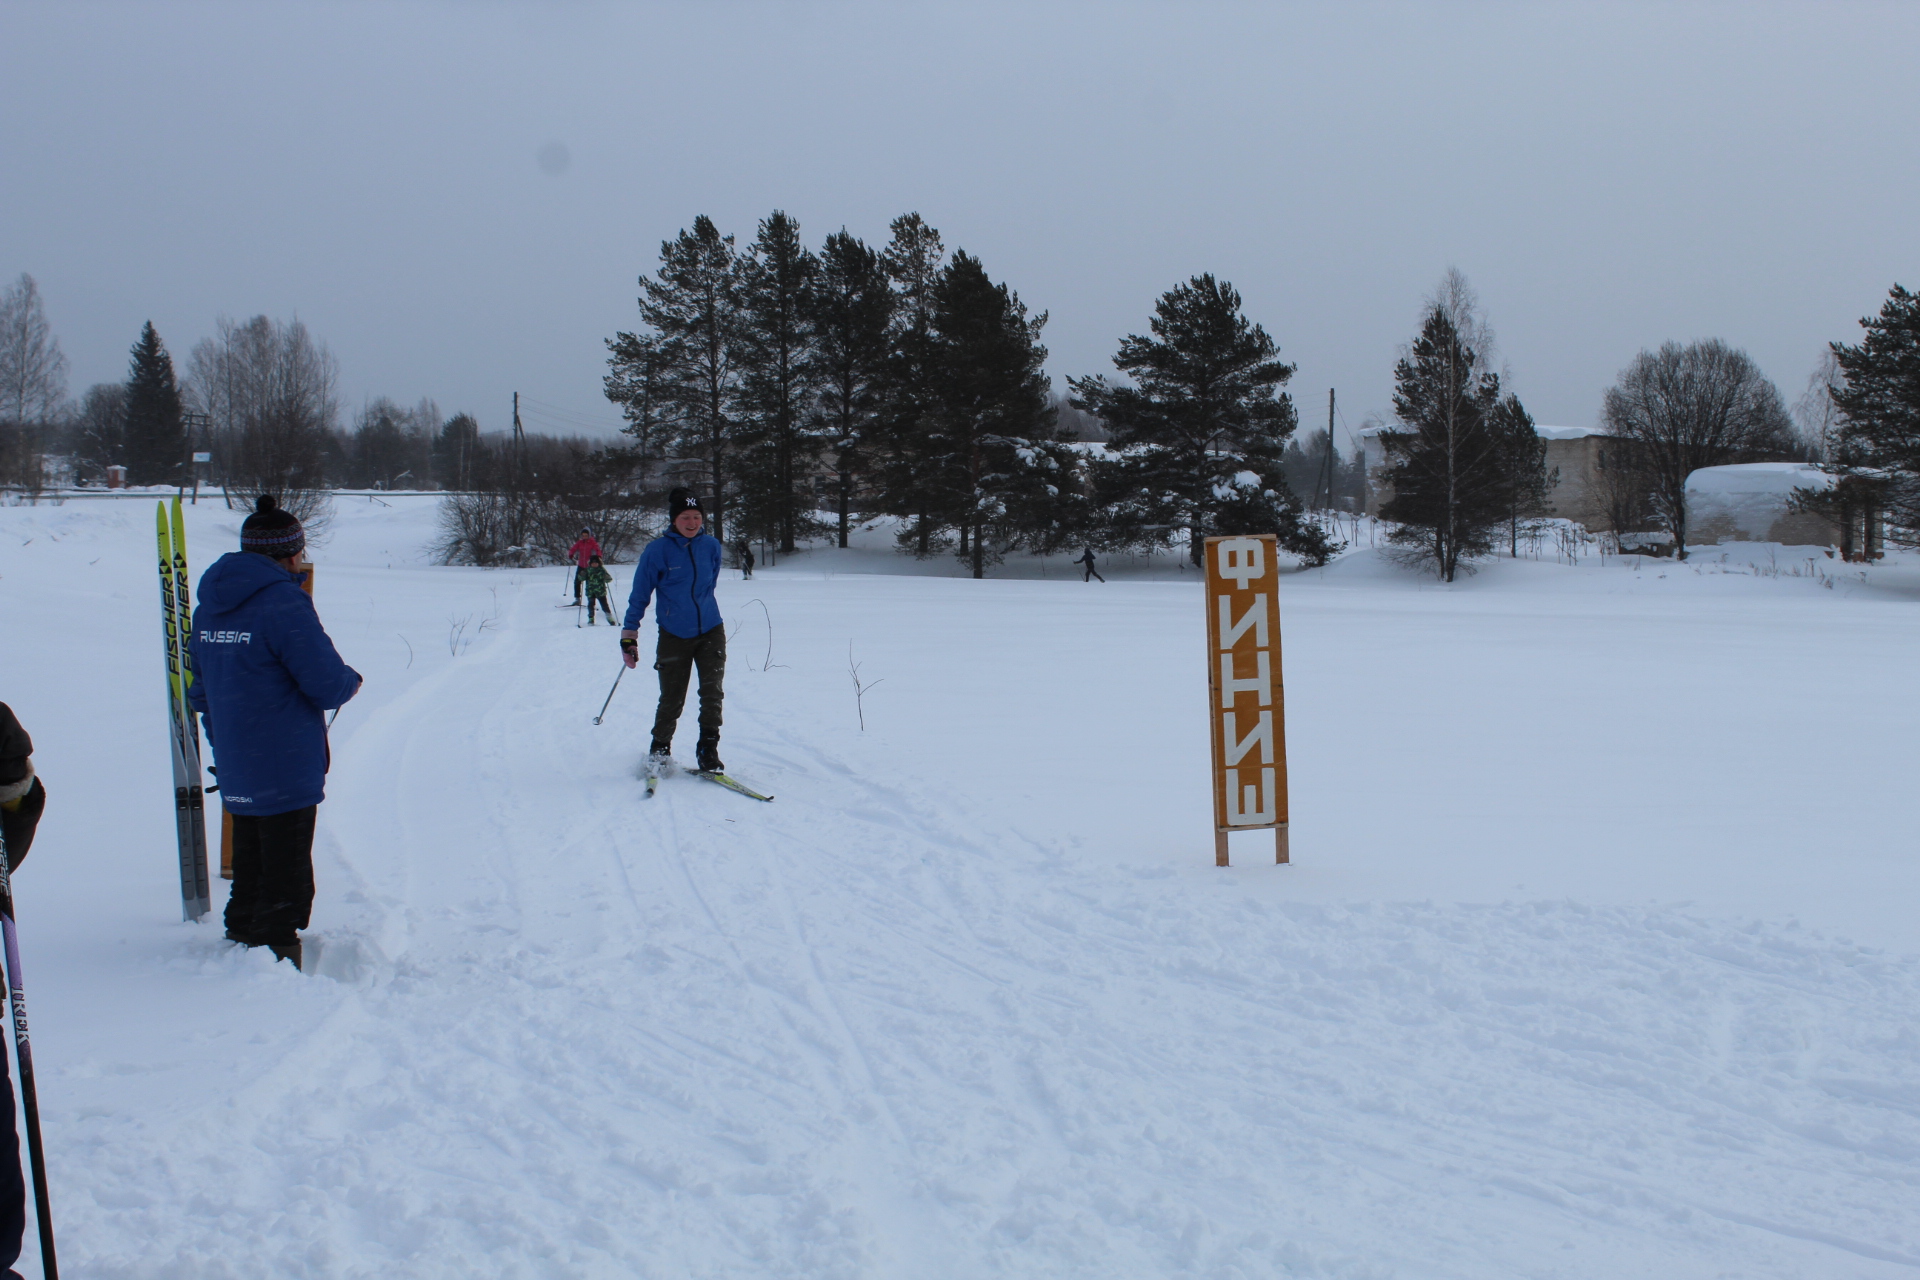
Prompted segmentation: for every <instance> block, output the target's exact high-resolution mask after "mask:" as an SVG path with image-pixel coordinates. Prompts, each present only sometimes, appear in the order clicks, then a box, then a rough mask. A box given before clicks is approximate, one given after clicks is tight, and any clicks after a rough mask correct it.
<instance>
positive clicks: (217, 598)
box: [200, 551, 300, 613]
mask: <svg viewBox="0 0 1920 1280" xmlns="http://www.w3.org/2000/svg"><path fill="white" fill-rule="evenodd" d="M299 581H300V580H299V578H297V577H296V576H295V575H293V574H291V573H288V572H287V571H286V570H285V569H283V568H281V567H280V563H279V561H277V560H270V559H268V558H267V557H266V556H263V555H257V554H255V553H254V552H252V551H229V552H227V554H226V555H223V556H221V557H220V558H219V559H218V560H215V561H214V562H213V563H212V564H211V565H209V566H207V571H206V572H205V573H203V574H201V575H200V604H201V606H202V607H203V608H208V609H212V610H214V611H215V612H216V613H227V612H230V611H231V610H234V609H238V608H239V607H240V606H241V605H243V604H245V603H246V602H247V601H248V600H251V599H252V598H253V597H254V596H255V595H258V594H259V593H260V592H261V591H264V590H266V589H267V588H268V587H271V586H273V585H274V584H275V583H279V582H284V583H287V584H289V585H293V586H298V585H299Z"/></svg>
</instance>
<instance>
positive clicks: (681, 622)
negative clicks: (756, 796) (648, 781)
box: [620, 489, 727, 773]
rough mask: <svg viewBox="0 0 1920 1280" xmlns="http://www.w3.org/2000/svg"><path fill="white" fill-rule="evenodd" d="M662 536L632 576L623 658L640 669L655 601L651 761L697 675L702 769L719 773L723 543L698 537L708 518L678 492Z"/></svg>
mask: <svg viewBox="0 0 1920 1280" xmlns="http://www.w3.org/2000/svg"><path fill="white" fill-rule="evenodd" d="M667 517H668V519H669V520H670V521H671V524H670V525H669V526H668V528H667V530H666V531H665V532H664V533H662V534H661V535H660V536H659V537H657V538H655V539H654V540H653V541H652V542H649V543H648V544H647V549H646V550H645V551H643V552H641V553H640V563H639V565H638V566H637V567H636V568H635V569H634V571H633V590H632V592H631V593H630V594H629V595H628V597H627V616H626V619H625V622H624V624H623V627H622V630H621V632H620V656H621V659H622V660H623V661H624V662H625V663H626V664H627V665H628V666H629V667H635V666H638V665H639V664H640V620H641V619H642V618H644V617H645V616H646V613H647V600H648V598H649V597H651V598H653V600H654V604H655V610H654V619H655V621H657V622H658V623H659V624H660V642H659V645H658V647H657V648H656V649H655V650H654V660H653V668H654V670H655V671H658V672H659V673H660V707H659V710H658V711H656V712H655V713H654V717H653V745H652V747H651V748H650V749H649V751H648V754H649V755H651V756H653V757H654V759H655V760H656V761H664V760H666V759H667V758H668V757H669V756H670V755H671V754H672V752H673V731H674V729H675V727H676V726H677V725H679V723H680V710H681V708H682V707H684V706H685V705H686V702H687V680H688V677H690V676H691V675H692V674H693V672H694V671H695V670H696V669H697V670H698V671H699V672H700V743H699V747H698V759H699V766H698V767H699V769H700V771H701V772H702V773H722V772H724V771H725V769H726V766H725V765H723V764H721V763H720V702H721V699H722V697H723V696H724V695H723V694H722V691H721V685H722V682H723V681H724V680H725V678H726V673H727V631H726V628H725V627H724V626H722V625H721V622H720V605H719V603H718V602H717V601H716V600H715V599H714V598H713V588H714V584H715V583H716V582H718V581H719V580H720V561H721V554H720V543H719V541H718V540H717V539H715V538H714V537H713V536H712V535H710V534H707V533H705V532H703V530H704V529H705V526H706V520H707V518H706V513H705V512H703V511H702V510H701V509H700V499H699V498H697V497H695V496H694V495H693V494H692V493H690V492H688V491H687V490H685V489H675V490H674V491H673V493H672V495H671V496H669V497H668V499H667Z"/></svg>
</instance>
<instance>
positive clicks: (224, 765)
mask: <svg viewBox="0 0 1920 1280" xmlns="http://www.w3.org/2000/svg"><path fill="white" fill-rule="evenodd" d="M306 545H307V538H306V531H305V530H304V529H302V528H301V527H300V522H299V520H297V519H295V518H294V516H293V513H292V512H290V511H284V510H281V509H280V508H279V507H278V506H276V505H275V503H274V500H273V497H272V496H271V495H267V496H263V497H262V498H261V499H260V500H259V502H258V504H257V505H256V507H255V510H254V513H253V514H252V515H250V516H248V517H247V519H246V522H245V523H244V524H242V525H241V526H240V550H239V551H236V552H229V553H227V554H226V555H224V556H221V557H220V558H219V559H218V560H216V561H214V562H213V564H212V565H211V566H210V567H209V568H208V569H207V571H206V572H205V573H204V574H202V575H200V588H199V607H198V608H196V609H195V610H194V611H193V619H192V622H191V623H190V624H189V625H190V628H191V635H192V641H191V643H190V644H189V646H188V649H187V668H188V671H189V672H190V679H191V681H192V683H191V684H190V685H189V686H188V689H187V701H188V702H190V703H192V704H193V709H194V710H195V711H198V712H199V713H200V714H201V715H203V716H205V717H206V724H207V739H208V741H210V742H211V743H212V744H213V755H214V760H215V761H216V767H217V770H218V773H219V778H220V803H221V805H222V807H224V808H225V809H226V811H227V812H228V813H229V814H231V815H232V817H233V889H232V892H231V893H230V894H229V895H228V898H227V915H226V923H227V937H229V938H231V939H232V940H233V941H235V942H240V943H245V944H246V945H247V946H249V947H258V946H265V947H270V948H271V949H272V950H273V954H274V955H275V956H276V957H277V958H279V959H282V960H291V961H293V964H294V967H296V968H298V967H299V965H300V934H299V931H300V930H301V929H304V928H306V926H307V919H308V915H309V913H310V912H311V911H312V909H313V824H314V816H315V808H316V806H318V805H319V803H320V801H321V800H323V799H325V798H326V776H327V764H328V754H327V725H326V719H325V715H326V712H328V711H330V710H332V709H333V708H335V707H338V706H341V705H343V704H345V703H346V701H347V699H349V698H351V697H353V695H354V694H355V693H357V692H359V689H360V673H359V672H357V671H355V670H354V669H353V668H352V667H349V666H348V665H347V664H346V663H344V662H342V661H341V660H340V655H339V654H338V653H336V652H335V651H334V648H333V641H332V640H329V639H328V638H327V633H326V631H325V630H324V629H323V628H322V627H321V626H320V615H319V614H317V613H315V612H314V609H313V601H312V599H311V598H310V597H308V595H307V593H306V592H305V591H304V590H302V589H301V585H300V584H301V583H302V582H303V581H304V580H305V577H306V575H305V573H304V572H303V571H302V570H301V567H300V566H301V553H302V552H303V551H304V550H305V549H306Z"/></svg>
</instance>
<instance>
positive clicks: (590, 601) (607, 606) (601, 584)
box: [576, 556, 613, 626]
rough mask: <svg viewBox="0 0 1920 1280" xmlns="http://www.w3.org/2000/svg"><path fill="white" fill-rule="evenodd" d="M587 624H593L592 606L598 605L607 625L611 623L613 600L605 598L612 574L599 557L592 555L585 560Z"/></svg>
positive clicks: (611, 582) (611, 580) (611, 581)
mask: <svg viewBox="0 0 1920 1280" xmlns="http://www.w3.org/2000/svg"><path fill="white" fill-rule="evenodd" d="M586 578H587V625H588V626H592V625H593V607H594V606H595V605H599V606H600V612H602V613H604V614H606V615H607V625H608V626H612V625H613V602H612V601H610V600H608V599H607V588H608V587H610V586H612V585H613V575H612V574H610V573H608V572H607V567H606V566H605V565H604V564H601V563H600V557H599V556H594V557H593V558H592V559H591V560H589V561H588V562H587V569H586ZM576 616H577V615H576Z"/></svg>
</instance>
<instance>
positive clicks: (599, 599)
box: [587, 591, 613, 626]
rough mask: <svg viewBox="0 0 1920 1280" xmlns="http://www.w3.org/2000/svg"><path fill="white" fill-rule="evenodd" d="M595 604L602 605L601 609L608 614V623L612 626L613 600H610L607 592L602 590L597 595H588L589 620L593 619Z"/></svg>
mask: <svg viewBox="0 0 1920 1280" xmlns="http://www.w3.org/2000/svg"><path fill="white" fill-rule="evenodd" d="M595 605H599V606H600V611H601V612H602V613H604V614H606V615H607V625H608V626H612V625H613V605H612V603H611V602H609V601H608V599H607V593H606V592H604V591H602V592H601V593H600V594H599V595H597V596H588V597H587V621H588V622H592V621H593V606H595Z"/></svg>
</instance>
